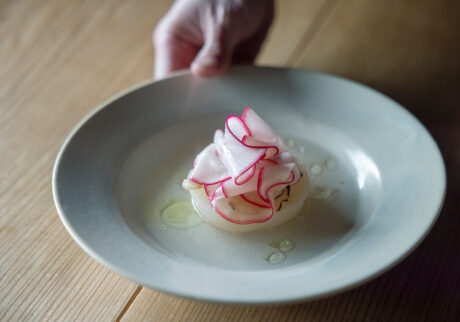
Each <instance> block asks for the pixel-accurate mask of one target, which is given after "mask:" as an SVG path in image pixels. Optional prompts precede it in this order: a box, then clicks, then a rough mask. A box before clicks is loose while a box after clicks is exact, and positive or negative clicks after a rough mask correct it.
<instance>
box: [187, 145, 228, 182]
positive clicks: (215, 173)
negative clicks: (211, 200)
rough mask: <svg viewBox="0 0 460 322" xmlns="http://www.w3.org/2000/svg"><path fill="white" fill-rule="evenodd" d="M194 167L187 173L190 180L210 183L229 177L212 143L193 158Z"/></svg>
mask: <svg viewBox="0 0 460 322" xmlns="http://www.w3.org/2000/svg"><path fill="white" fill-rule="evenodd" d="M194 164H195V167H194V168H193V170H192V172H191V173H190V175H189V178H190V180H191V181H193V182H195V183H198V184H206V185H212V184H216V183H219V182H223V181H225V180H228V179H229V178H231V176H230V174H229V172H228V171H227V168H226V167H225V165H224V164H223V163H222V161H221V160H220V158H219V155H218V152H217V149H216V146H215V144H214V143H211V144H210V145H208V146H207V147H206V148H205V149H204V150H203V151H202V152H201V153H200V154H198V156H197V157H196V159H195V162H194Z"/></svg>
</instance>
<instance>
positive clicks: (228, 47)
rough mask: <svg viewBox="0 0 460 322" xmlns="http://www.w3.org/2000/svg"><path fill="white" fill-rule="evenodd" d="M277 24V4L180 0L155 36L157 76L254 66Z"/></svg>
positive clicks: (206, 73) (255, 0)
mask: <svg viewBox="0 0 460 322" xmlns="http://www.w3.org/2000/svg"><path fill="white" fill-rule="evenodd" d="M272 20H273V0H177V1H176V2H175V3H174V4H173V5H172V7H171V9H170V10H169V12H168V13H167V14H166V15H165V16H164V17H163V19H162V20H161V21H160V23H159V24H158V26H157V27H156V29H155V32H154V46H155V50H156V51H155V77H156V78H163V77H165V76H167V75H168V74H169V73H171V72H173V71H175V70H179V69H184V68H191V70H192V72H193V73H194V74H195V75H198V76H216V75H220V74H222V73H224V72H225V71H226V70H227V69H228V67H229V66H230V64H231V63H252V62H253V61H254V59H255V57H256V55H257V53H258V52H259V49H260V47H261V45H262V43H263V41H264V39H265V36H266V35H267V32H268V29H269V27H270V24H271V22H272Z"/></svg>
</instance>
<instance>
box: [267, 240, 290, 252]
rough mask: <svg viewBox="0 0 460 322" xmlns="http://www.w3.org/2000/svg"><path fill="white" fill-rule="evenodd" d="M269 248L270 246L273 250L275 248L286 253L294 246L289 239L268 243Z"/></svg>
mask: <svg viewBox="0 0 460 322" xmlns="http://www.w3.org/2000/svg"><path fill="white" fill-rule="evenodd" d="M270 246H272V247H273V248H277V249H279V250H280V251H282V252H285V253H287V252H290V251H291V250H293V249H294V246H295V244H294V242H293V241H292V240H289V239H278V240H275V241H272V242H271V243H270Z"/></svg>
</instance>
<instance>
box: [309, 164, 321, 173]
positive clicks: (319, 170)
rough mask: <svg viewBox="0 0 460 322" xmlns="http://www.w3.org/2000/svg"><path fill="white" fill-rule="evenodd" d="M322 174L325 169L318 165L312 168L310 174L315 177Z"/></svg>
mask: <svg viewBox="0 0 460 322" xmlns="http://www.w3.org/2000/svg"><path fill="white" fill-rule="evenodd" d="M322 172H323V167H322V166H321V165H319V164H317V163H315V164H313V165H312V166H311V167H310V173H311V174H312V175H313V176H319V175H320V174H321V173H322Z"/></svg>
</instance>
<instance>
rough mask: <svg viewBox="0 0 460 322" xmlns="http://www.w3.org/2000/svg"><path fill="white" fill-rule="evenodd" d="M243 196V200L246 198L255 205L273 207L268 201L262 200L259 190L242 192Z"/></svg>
mask: <svg viewBox="0 0 460 322" xmlns="http://www.w3.org/2000/svg"><path fill="white" fill-rule="evenodd" d="M241 198H243V200H245V201H246V202H248V203H250V204H252V205H254V206H257V207H261V208H271V206H270V204H267V202H266V201H264V200H262V199H261V198H260V197H259V195H258V194H257V192H255V191H251V192H248V193H242V194H241Z"/></svg>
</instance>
